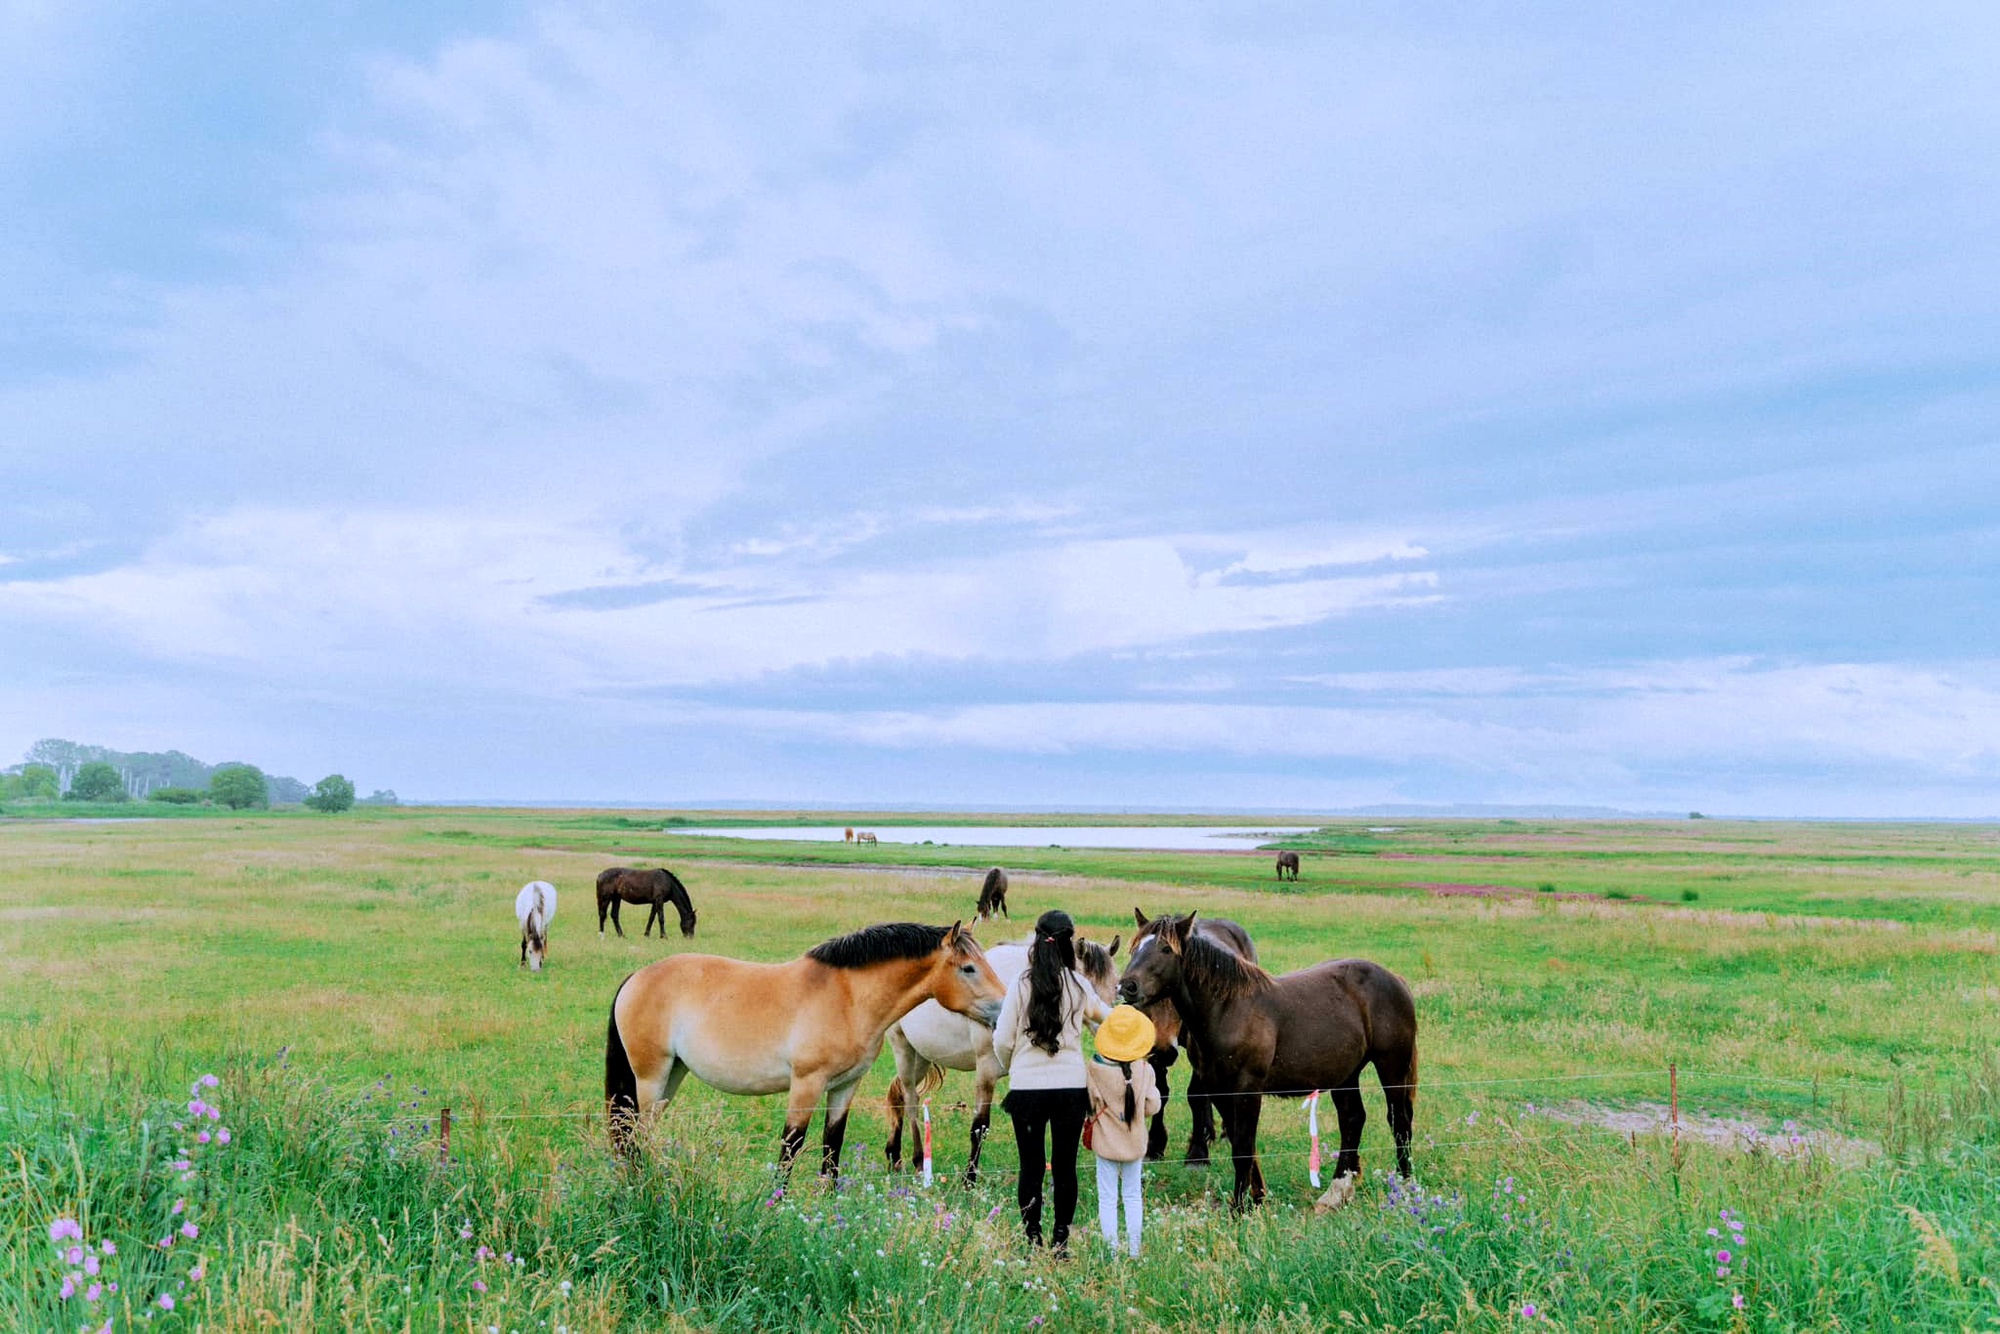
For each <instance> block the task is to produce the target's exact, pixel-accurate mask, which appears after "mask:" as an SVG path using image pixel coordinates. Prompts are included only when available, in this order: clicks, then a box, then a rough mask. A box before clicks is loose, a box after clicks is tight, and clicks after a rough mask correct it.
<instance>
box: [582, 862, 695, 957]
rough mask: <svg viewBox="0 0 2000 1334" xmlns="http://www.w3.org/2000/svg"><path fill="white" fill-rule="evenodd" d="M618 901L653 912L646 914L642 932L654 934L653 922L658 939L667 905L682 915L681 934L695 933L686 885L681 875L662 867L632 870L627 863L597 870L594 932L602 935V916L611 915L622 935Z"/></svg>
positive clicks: (663, 935) (664, 925)
mask: <svg viewBox="0 0 2000 1334" xmlns="http://www.w3.org/2000/svg"><path fill="white" fill-rule="evenodd" d="M621 903H643V904H646V905H648V906H649V907H650V908H651V909H652V911H651V912H649V913H647V914H646V929H645V931H643V932H642V933H641V935H645V936H650V935H652V934H653V923H654V922H658V923H659V924H660V939H661V940H665V939H666V938H667V905H668V904H669V903H671V904H673V905H674V910H675V911H676V912H678V913H679V914H680V915H681V935H683V936H693V935H694V900H693V899H690V898H689V897H688V892H687V886H686V885H683V884H682V883H681V882H680V877H679V876H677V875H675V874H674V873H673V872H672V871H669V870H667V869H666V868H665V867H664V866H662V867H657V868H655V869H653V870H651V871H635V870H633V869H632V868H631V867H629V866H613V867H610V868H609V869H607V870H603V871H599V872H598V873H597V934H598V936H599V937H602V936H603V935H604V915H605V913H606V912H609V913H610V914H611V925H612V926H613V927H615V928H617V931H618V934H619V935H621V936H622V935H624V934H625V927H624V924H623V923H621V922H620V921H619V920H618V905H619V904H621Z"/></svg>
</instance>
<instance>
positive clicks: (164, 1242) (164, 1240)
mask: <svg viewBox="0 0 2000 1334" xmlns="http://www.w3.org/2000/svg"><path fill="white" fill-rule="evenodd" d="M173 1244H174V1239H173V1237H172V1236H165V1237H161V1238H160V1249H161V1250H163V1251H165V1250H171V1249H173Z"/></svg>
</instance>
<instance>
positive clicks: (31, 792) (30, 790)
mask: <svg viewBox="0 0 2000 1334" xmlns="http://www.w3.org/2000/svg"><path fill="white" fill-rule="evenodd" d="M61 790H62V783H61V780H59V779H58V778H57V777H56V771H55V769H54V768H53V767H51V766H49V765H46V764H24V765H22V766H21V772H20V775H19V776H18V777H17V778H16V780H15V787H14V795H16V796H18V797H20V798H22V799H23V800H26V801H33V800H34V799H36V798H37V797H39V798H42V799H43V800H46V801H53V800H55V798H56V795H57V793H59V792H60V791H61Z"/></svg>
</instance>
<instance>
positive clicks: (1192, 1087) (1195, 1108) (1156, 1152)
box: [1132, 908, 1257, 1167]
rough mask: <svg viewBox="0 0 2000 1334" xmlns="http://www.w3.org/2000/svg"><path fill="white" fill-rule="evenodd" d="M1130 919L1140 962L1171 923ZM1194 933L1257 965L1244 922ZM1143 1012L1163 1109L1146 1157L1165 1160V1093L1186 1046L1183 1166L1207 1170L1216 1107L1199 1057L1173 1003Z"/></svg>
mask: <svg viewBox="0 0 2000 1334" xmlns="http://www.w3.org/2000/svg"><path fill="white" fill-rule="evenodd" d="M1132 920H1133V921H1134V922H1136V923H1138V926H1139V931H1138V934H1136V935H1134V936H1133V937H1132V954H1133V956H1135V957H1136V956H1137V955H1138V953H1139V951H1140V950H1141V949H1143V948H1145V947H1146V946H1147V943H1148V942H1150V941H1152V940H1153V939H1154V938H1155V937H1157V936H1158V935H1159V933H1160V928H1161V927H1163V926H1165V925H1166V923H1167V919H1166V918H1164V917H1154V918H1148V917H1147V916H1146V914H1145V913H1143V912H1140V911H1139V910H1138V909H1137V908H1134V909H1132ZM1195 930H1196V931H1198V932H1200V933H1201V934H1202V935H1204V936H1207V937H1208V938H1209V939H1210V940H1213V941H1214V942H1215V943H1216V944H1218V945H1221V946H1222V947H1224V948H1225V949H1231V950H1234V951H1236V952H1237V953H1238V954H1240V955H1242V956H1243V957H1244V958H1246V959H1248V960H1249V961H1250V962H1251V963H1255V962H1257V946H1256V945H1255V944H1254V943H1253V942H1252V941H1251V939H1250V933H1249V932H1248V931H1245V930H1244V929H1243V927H1242V925H1241V924H1240V923H1237V922H1232V921H1230V920H1229V919H1228V918H1227V917H1204V918H1202V919H1201V921H1200V922H1199V923H1197V924H1196V926H1195ZM1140 1008H1141V1009H1143V1010H1145V1012H1146V1017H1147V1018H1148V1019H1151V1020H1152V1021H1153V1054H1152V1056H1151V1057H1149V1058H1148V1061H1149V1063H1150V1064H1151V1065H1152V1067H1153V1077H1154V1082H1155V1083H1157V1084H1158V1085H1159V1089H1160V1110H1159V1111H1157V1112H1154V1113H1153V1124H1152V1126H1151V1127H1150V1128H1149V1129H1148V1130H1147V1132H1146V1156H1147V1157H1148V1158H1151V1159H1153V1160H1154V1161H1155V1162H1157V1161H1159V1160H1160V1159H1162V1158H1165V1157H1166V1156H1167V1094H1168V1093H1169V1092H1170V1091H1171V1090H1170V1089H1169V1087H1168V1083H1167V1071H1168V1070H1169V1069H1171V1068H1172V1067H1173V1064H1174V1061H1175V1060H1176V1059H1177V1058H1178V1057H1179V1055H1180V1048H1181V1047H1182V1046H1186V1047H1187V1048H1188V1088H1187V1100H1188V1121H1189V1130H1188V1147H1187V1157H1186V1158H1185V1159H1183V1161H1184V1162H1185V1163H1186V1164H1187V1165H1188V1166H1189V1167H1207V1166H1208V1150H1209V1146H1210V1145H1211V1144H1213V1143H1215V1102H1214V1100H1213V1099H1211V1098H1209V1097H1207V1096H1206V1084H1205V1081H1204V1080H1203V1079H1202V1074H1201V1058H1200V1056H1199V1054H1197V1053H1196V1052H1195V1050H1194V1049H1193V1047H1192V1045H1190V1044H1191V1041H1192V1040H1191V1039H1190V1038H1188V1037H1187V1036H1186V1034H1185V1033H1184V1032H1183V1031H1182V1028H1181V1016H1180V1012H1179V1011H1177V1010H1175V1009H1174V1003H1173V1000H1172V999H1171V998H1169V997H1164V996H1163V997H1161V998H1160V999H1159V1000H1156V1001H1154V1002H1153V1003H1152V1004H1150V1005H1145V1006H1141V1007H1140Z"/></svg>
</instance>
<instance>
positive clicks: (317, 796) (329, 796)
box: [306, 774, 354, 815]
mask: <svg viewBox="0 0 2000 1334" xmlns="http://www.w3.org/2000/svg"><path fill="white" fill-rule="evenodd" d="M353 804H354V784H353V783H351V782H349V781H348V780H347V779H345V778H343V777H341V776H340V775H339V774H328V775H327V776H326V777H324V778H322V779H320V780H319V782H318V783H317V784H315V785H314V787H313V790H312V795H311V796H310V797H307V798H306V805H308V806H310V807H312V808H313V809H314V810H316V811H324V812H325V813H326V814H328V815H335V814H338V813H339V812H341V811H344V810H346V809H347V808H348V807H350V806H352V805H353Z"/></svg>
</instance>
